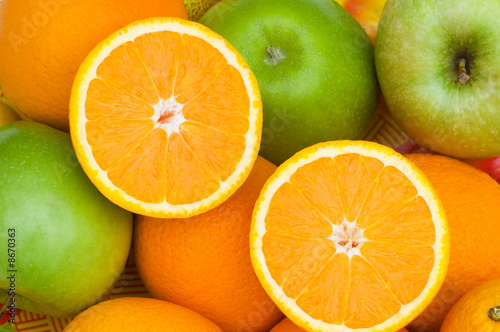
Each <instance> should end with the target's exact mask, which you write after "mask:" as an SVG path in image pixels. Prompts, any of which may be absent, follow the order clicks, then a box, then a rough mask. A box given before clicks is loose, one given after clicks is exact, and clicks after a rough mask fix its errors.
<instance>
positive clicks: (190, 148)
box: [178, 132, 224, 183]
mask: <svg viewBox="0 0 500 332" xmlns="http://www.w3.org/2000/svg"><path fill="white" fill-rule="evenodd" d="M178 135H179V137H180V138H181V140H182V141H183V142H184V145H185V146H186V147H187V149H188V150H189V152H191V154H192V155H193V157H194V158H196V160H198V162H199V163H200V165H202V166H203V168H204V169H205V170H207V172H208V173H210V174H212V175H213V176H214V177H215V178H216V179H218V180H219V182H220V183H223V182H224V181H222V180H221V179H220V178H219V176H218V175H217V174H215V173H214V172H213V171H212V170H211V169H209V168H208V167H207V165H205V164H204V163H203V162H202V161H201V160H200V158H199V157H198V155H197V154H196V153H195V152H194V151H193V149H192V147H191V146H190V145H189V144H188V143H187V142H186V140H185V139H184V137H183V136H182V132H180V133H179V134H178Z"/></svg>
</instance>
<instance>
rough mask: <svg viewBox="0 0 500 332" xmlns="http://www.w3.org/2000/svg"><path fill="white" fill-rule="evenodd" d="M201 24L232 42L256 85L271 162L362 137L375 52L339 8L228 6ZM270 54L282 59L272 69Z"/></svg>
mask: <svg viewBox="0 0 500 332" xmlns="http://www.w3.org/2000/svg"><path fill="white" fill-rule="evenodd" d="M200 23H202V24H204V25H206V26H207V27H209V28H210V29H212V30H214V31H215V32H217V33H218V34H220V35H222V36H223V37H224V38H225V39H226V40H227V41H229V43H231V45H233V46H234V47H235V48H236V49H237V50H238V51H239V52H240V54H241V55H242V56H243V57H244V58H245V60H246V62H247V63H248V64H249V66H250V68H251V69H252V71H253V73H254V74H255V76H256V78H257V81H258V83H259V89H260V92H261V95H262V103H263V111H264V122H263V131H262V144H261V150H260V154H261V155H262V156H263V157H264V158H266V159H267V160H269V161H271V162H273V163H274V164H277V165H279V164H281V163H282V162H283V161H284V160H286V159H288V158H289V157H291V156H292V155H293V154H294V153H296V152H297V151H299V150H302V149H303V148H305V147H308V146H310V145H313V144H315V143H318V142H323V141H329V140H337V139H357V138H360V136H361V134H362V132H363V130H365V129H366V127H367V126H368V125H369V124H370V123H371V121H372V119H373V117H374V115H375V111H376V108H377V104H378V100H379V96H380V91H379V87H378V83H377V78H376V73H375V66H374V59H373V45H372V44H371V42H370V39H369V37H368V36H367V34H366V32H365V31H364V30H363V28H362V27H361V26H360V25H359V23H358V22H357V21H356V20H355V19H354V18H353V17H352V16H351V15H350V14H349V13H348V12H347V11H346V10H345V9H344V8H342V7H341V6H340V5H339V4H338V3H336V2H335V1H333V0H331V1H330V0H272V1H270V0H223V1H221V2H219V3H217V4H216V5H215V6H214V7H212V8H211V9H209V10H208V12H207V13H206V14H205V15H204V16H203V17H202V18H201V20H200ZM270 47H273V48H274V50H276V49H278V48H279V52H280V54H281V55H283V56H284V58H282V59H280V60H278V61H276V63H274V62H273V61H272V59H271V57H270V53H272V52H270V51H269V50H270V49H269V48H270ZM274 59H279V56H278V57H275V58H274Z"/></svg>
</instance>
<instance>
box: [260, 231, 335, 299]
mask: <svg viewBox="0 0 500 332" xmlns="http://www.w3.org/2000/svg"><path fill="white" fill-rule="evenodd" d="M264 243H265V244H266V246H265V250H266V252H267V255H268V256H270V259H269V261H267V264H268V266H269V270H270V271H271V274H272V275H273V278H274V279H275V280H276V281H277V282H279V283H280V284H281V285H282V286H283V290H284V292H285V294H286V295H287V296H288V297H290V298H292V299H296V298H297V297H298V296H299V295H301V294H302V293H303V292H304V291H306V286H307V285H308V282H309V279H311V278H314V276H310V275H309V271H311V270H312V271H314V270H318V271H319V270H320V269H321V268H322V266H323V263H326V262H327V261H328V260H329V257H331V256H333V255H334V254H335V246H333V244H332V243H328V242H327V241H317V240H308V239H302V238H297V237H294V236H289V235H278V234H275V235H274V234H273V235H269V236H267V235H266V236H265V237H264ZM277 253H279V254H280V255H281V256H279V257H277V256H276V254H277ZM311 255H314V257H315V258H316V259H314V260H311V259H310V258H311ZM271 257H272V258H271Z"/></svg>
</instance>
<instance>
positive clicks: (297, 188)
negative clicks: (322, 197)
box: [288, 181, 336, 232]
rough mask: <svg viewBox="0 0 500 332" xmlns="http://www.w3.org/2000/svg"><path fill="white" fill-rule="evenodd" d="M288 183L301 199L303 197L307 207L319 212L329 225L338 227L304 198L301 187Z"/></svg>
mask: <svg viewBox="0 0 500 332" xmlns="http://www.w3.org/2000/svg"><path fill="white" fill-rule="evenodd" d="M288 183H289V184H290V185H291V186H292V187H293V188H294V189H295V190H296V191H297V192H298V193H299V195H300V197H302V198H303V199H304V203H306V204H307V205H309V206H310V207H312V208H313V210H315V211H316V212H318V214H319V215H320V216H321V217H322V218H323V219H325V220H326V221H327V222H328V223H330V224H332V225H336V224H334V223H333V222H332V221H331V220H330V219H328V218H327V217H326V216H325V215H323V213H321V211H320V210H318V208H317V207H316V206H315V205H314V204H313V203H312V202H311V201H310V200H309V199H308V198H307V197H305V196H304V194H303V193H302V191H301V190H300V189H299V187H297V185H295V184H294V183H293V182H291V181H288ZM331 231H332V232H333V228H332V229H331Z"/></svg>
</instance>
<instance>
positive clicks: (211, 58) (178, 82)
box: [174, 35, 245, 104]
mask: <svg viewBox="0 0 500 332" xmlns="http://www.w3.org/2000/svg"><path fill="white" fill-rule="evenodd" d="M182 42H183V43H184V45H185V47H183V48H182V49H181V50H180V52H179V53H178V59H179V60H178V61H179V63H178V65H177V75H176V78H175V84H174V86H175V91H174V95H175V98H176V99H177V100H178V101H179V103H181V104H186V103H188V102H189V101H190V100H191V99H193V98H195V97H196V96H198V95H199V94H200V93H203V91H206V90H207V86H208V85H210V83H211V82H212V81H213V80H214V79H215V78H216V77H217V76H218V74H219V73H221V72H222V71H223V70H224V72H227V71H229V70H230V67H232V66H227V67H226V68H223V67H224V66H225V65H226V64H227V63H228V61H227V59H226V58H224V56H223V55H222V54H221V53H220V52H217V50H216V49H215V48H214V47H213V46H211V45H210V44H207V43H204V42H203V41H202V40H200V38H198V37H195V36H189V35H182ZM193 68H194V69H196V72H195V73H196V74H195V75H193V74H194V73H193ZM236 78H239V79H240V80H241V75H240V74H239V73H238V74H236V75H235V79H236ZM240 88H243V90H245V89H244V85H241V86H240Z"/></svg>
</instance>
